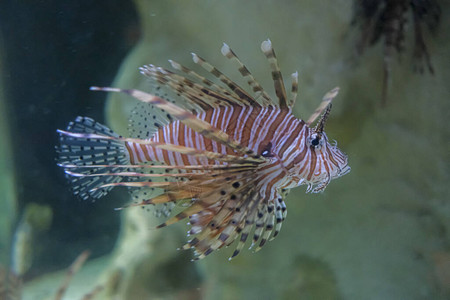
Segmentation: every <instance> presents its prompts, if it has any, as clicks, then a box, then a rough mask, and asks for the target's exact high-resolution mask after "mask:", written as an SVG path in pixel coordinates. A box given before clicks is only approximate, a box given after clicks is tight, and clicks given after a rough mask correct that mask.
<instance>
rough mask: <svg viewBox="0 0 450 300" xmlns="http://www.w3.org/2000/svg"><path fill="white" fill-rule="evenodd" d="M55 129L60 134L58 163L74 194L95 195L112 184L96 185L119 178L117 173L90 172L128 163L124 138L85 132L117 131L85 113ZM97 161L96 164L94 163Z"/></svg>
mask: <svg viewBox="0 0 450 300" xmlns="http://www.w3.org/2000/svg"><path fill="white" fill-rule="evenodd" d="M58 133H59V135H60V138H59V146H57V147H56V151H57V153H58V165H59V166H61V167H63V168H64V171H65V173H66V174H67V178H68V180H69V182H70V183H71V185H72V188H73V192H74V194H75V195H79V196H80V197H81V198H82V199H83V200H87V199H89V198H92V199H98V198H100V197H102V196H104V195H106V194H107V193H108V192H109V191H110V190H111V189H112V188H113V187H112V186H109V187H105V188H98V187H100V186H102V185H104V184H108V183H116V182H120V181H122V178H123V177H120V176H114V175H111V176H98V177H97V176H92V175H95V174H102V173H103V174H104V173H115V172H117V171H118V170H119V169H120V168H119V167H117V165H127V164H129V163H130V162H129V157H128V152H127V150H126V148H125V144H124V142H122V141H118V140H114V139H102V138H101V137H98V138H92V137H90V136H88V135H89V134H98V135H103V136H107V137H117V138H118V137H119V135H117V134H116V133H114V132H113V131H112V130H111V129H109V128H108V127H106V126H104V125H102V124H100V123H97V122H95V121H94V120H93V119H91V118H87V117H77V118H76V119H75V121H73V122H70V123H69V126H68V127H67V130H66V131H60V130H58ZM83 134H86V136H85V137H84V136H83ZM96 165H99V166H98V167H95V166H96ZM85 175H90V176H85Z"/></svg>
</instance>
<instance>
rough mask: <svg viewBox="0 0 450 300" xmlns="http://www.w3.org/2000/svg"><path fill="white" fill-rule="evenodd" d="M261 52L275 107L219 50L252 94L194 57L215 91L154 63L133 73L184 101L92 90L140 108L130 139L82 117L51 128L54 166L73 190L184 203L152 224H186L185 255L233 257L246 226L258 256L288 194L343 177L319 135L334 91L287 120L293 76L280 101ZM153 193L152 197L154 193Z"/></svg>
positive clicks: (279, 86)
mask: <svg viewBox="0 0 450 300" xmlns="http://www.w3.org/2000/svg"><path fill="white" fill-rule="evenodd" d="M261 50H262V51H263V53H264V55H265V56H266V57H267V59H268V62H269V65H270V68H271V70H272V79H273V81H274V87H275V92H276V96H277V98H278V102H275V101H274V100H272V99H271V97H270V96H269V95H268V93H266V92H265V91H264V89H263V88H262V86H261V85H260V84H259V83H258V82H256V80H255V79H254V77H253V75H251V73H250V71H249V70H248V69H247V68H246V67H245V66H244V65H243V63H242V62H241V61H240V60H239V59H238V58H237V56H236V55H235V54H234V52H233V51H232V50H231V49H230V48H229V47H228V46H227V45H225V44H224V46H223V47H222V50H221V51H222V54H223V55H224V56H225V57H226V58H227V59H229V60H231V61H233V63H234V64H235V65H236V66H237V67H238V70H239V72H240V73H241V75H242V76H243V77H244V78H245V79H246V81H247V83H248V84H249V86H250V87H251V90H252V92H253V93H254V94H255V95H254V96H253V95H251V93H249V92H247V91H246V90H244V89H243V88H241V87H240V86H238V85H237V84H236V83H235V82H234V81H232V80H231V79H230V78H228V77H227V76H225V75H224V74H223V73H221V72H220V71H219V70H217V69H216V68H215V67H213V66H212V65H211V64H209V63H208V62H207V61H206V60H204V59H203V58H201V57H199V56H198V55H196V54H193V61H194V62H195V63H196V64H198V65H199V66H201V67H202V68H203V69H204V70H206V71H207V72H209V73H210V74H212V75H213V76H214V77H216V78H217V79H218V80H219V81H220V82H221V83H222V84H223V86H221V85H219V84H216V83H214V82H212V81H210V80H209V79H207V78H205V77H203V76H201V75H199V74H197V73H196V72H194V71H193V70H190V69H188V68H187V67H184V66H182V65H181V64H179V63H176V62H174V61H170V63H171V65H172V67H173V68H174V69H175V70H178V71H180V72H182V73H184V74H185V75H180V74H177V73H174V72H172V71H169V70H167V69H164V68H160V67H155V66H153V65H148V66H144V67H142V68H141V73H142V74H144V75H145V76H147V77H149V78H150V79H151V80H153V81H154V82H155V83H156V85H157V87H158V88H160V87H164V88H167V90H169V91H170V92H175V95H172V96H173V97H175V98H176V99H177V100H180V101H184V103H183V104H182V105H178V104H176V101H175V100H173V99H171V97H172V96H169V95H167V94H164V95H161V96H159V95H157V94H155V95H153V94H147V93H145V92H142V91H138V90H121V89H116V88H97V87H94V88H92V89H93V90H104V91H112V92H123V93H126V94H129V95H131V96H133V97H134V98H136V99H138V100H139V101H141V102H142V103H143V104H142V105H144V107H142V106H141V107H138V108H137V109H136V110H135V111H134V112H133V115H132V117H131V119H130V120H131V123H130V125H131V126H130V134H131V135H132V136H134V137H133V138H124V137H120V136H118V135H117V134H115V133H114V132H112V131H111V130H110V129H108V128H107V127H106V126H104V125H101V124H99V123H97V122H95V121H94V120H92V119H90V118H85V117H78V118H77V119H76V120H75V121H74V122H72V123H70V124H69V127H68V128H67V131H63V130H59V133H60V134H61V138H60V144H61V145H60V147H59V148H58V152H59V165H60V166H62V167H63V168H64V169H65V172H66V174H67V175H68V176H69V180H70V182H71V183H72V185H73V188H74V191H75V193H76V194H78V195H80V196H81V197H82V198H83V199H89V198H91V197H92V198H100V197H102V196H104V195H105V194H106V193H107V192H108V191H109V190H111V189H112V188H113V187H116V186H127V187H130V188H133V189H135V190H134V191H135V192H133V193H134V194H133V199H134V201H135V203H134V204H131V205H130V206H144V205H161V204H162V205H164V206H165V207H170V205H173V204H174V203H177V202H179V201H184V200H188V201H187V202H186V203H189V204H188V207H187V208H185V209H184V210H183V211H181V212H180V213H178V214H176V215H174V216H172V217H171V218H169V219H168V220H167V221H166V222H164V223H162V224H161V225H159V226H158V227H159V228H160V227H164V226H167V225H170V224H173V223H175V222H177V221H180V220H183V219H186V218H188V219H189V224H190V225H191V229H190V230H189V234H190V235H193V236H195V237H194V238H192V239H191V240H190V241H188V243H187V244H186V245H185V246H183V249H189V248H193V249H195V252H196V254H197V258H203V257H205V256H206V255H208V254H210V253H212V252H213V251H214V250H216V249H219V248H221V247H223V246H227V245H230V244H232V243H233V242H234V241H236V240H237V241H238V243H237V246H236V249H235V251H234V252H233V254H232V257H234V256H236V255H237V254H238V253H240V251H241V249H242V248H243V246H244V244H245V243H246V241H247V238H248V237H249V235H250V233H251V232H252V230H253V229H254V230H253V232H254V233H253V238H252V245H254V244H256V243H257V242H258V241H259V244H258V246H257V247H256V251H257V250H259V249H260V248H261V247H262V246H263V245H264V244H265V243H266V241H268V240H270V239H271V238H274V237H275V236H277V234H278V233H279V231H280V228H281V224H282V222H283V220H284V219H285V217H286V213H287V211H286V205H285V202H284V199H285V197H286V195H287V194H288V192H289V190H290V189H291V188H294V187H297V186H299V185H303V184H305V185H307V186H308V188H307V192H309V191H311V192H313V193H317V192H321V191H323V190H324V189H325V187H326V186H327V185H328V184H329V183H330V181H331V180H332V179H334V178H338V177H340V176H342V175H344V174H346V173H348V172H349V171H350V167H349V166H348V165H347V156H346V155H345V154H344V153H343V152H342V151H340V150H339V149H338V148H337V147H336V145H331V144H330V143H329V142H328V138H327V136H326V134H325V132H324V126H325V123H326V120H327V118H328V115H329V113H330V109H331V104H330V103H331V101H332V99H333V98H334V97H335V96H336V95H337V92H338V89H337V88H335V89H333V90H332V91H330V92H329V93H327V94H326V95H325V96H324V98H323V100H322V102H321V104H320V105H319V107H318V108H317V109H316V111H315V112H314V113H313V114H312V115H311V116H310V117H309V118H308V119H307V120H306V121H303V120H300V119H297V118H296V117H295V116H294V115H293V114H292V108H293V106H294V104H295V99H296V96H297V83H298V81H297V73H294V74H292V76H291V79H292V88H291V96H290V97H289V98H288V97H287V95H286V89H285V86H284V83H283V79H282V76H281V72H280V69H279V67H278V63H277V59H276V57H275V52H274V50H273V49H272V45H271V42H270V41H269V40H267V41H264V42H263V43H262V45H261ZM166 98H167V99H168V100H166ZM158 109H159V113H158V112H155V111H157V110H158ZM322 113H323V115H322V117H321V118H320V120H319V121H318V123H317V125H316V126H315V127H314V128H313V127H310V126H311V124H312V123H313V122H314V121H315V120H316V119H317V118H318V117H319V116H320V115H321V114H322ZM150 120H151V122H150ZM159 179H164V180H159ZM169 179H170V180H169ZM148 189H151V190H150V194H151V196H150V194H149V193H148ZM155 189H156V191H159V192H156V191H155V193H153V190H155Z"/></svg>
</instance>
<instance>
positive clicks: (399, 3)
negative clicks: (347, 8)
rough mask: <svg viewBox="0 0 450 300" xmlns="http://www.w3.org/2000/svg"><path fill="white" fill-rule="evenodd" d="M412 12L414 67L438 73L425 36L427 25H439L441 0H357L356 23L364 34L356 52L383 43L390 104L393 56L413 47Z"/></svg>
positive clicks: (385, 89)
mask: <svg viewBox="0 0 450 300" xmlns="http://www.w3.org/2000/svg"><path fill="white" fill-rule="evenodd" d="M410 16H412V23H413V27H412V28H413V29H412V30H413V31H414V47H413V50H412V56H413V61H414V70H415V71H418V72H419V73H423V72H424V71H425V70H428V71H429V72H430V73H431V74H433V73H434V69H433V66H432V64H431V59H430V54H429V52H428V48H427V45H426V44H425V40H424V37H423V27H425V26H426V27H427V28H428V30H429V31H430V32H431V33H434V32H435V31H436V29H437V27H438V25H439V21H440V16H441V9H440V6H439V4H438V1H437V0H381V1H379V0H355V1H354V8H353V18H352V21H351V25H352V26H357V27H358V28H359V30H360V36H359V38H358V41H357V42H356V53H357V54H358V55H362V53H363V52H364V50H365V49H366V48H367V47H369V46H373V45H375V44H376V43H377V42H378V41H379V40H382V43H383V87H382V96H381V102H382V105H383V106H384V105H386V101H387V95H388V89H389V80H390V77H391V65H392V59H393V56H394V54H395V53H397V54H400V53H402V52H403V51H404V50H405V49H406V50H408V49H409V47H406V46H405V38H406V34H407V28H408V26H407V22H408V19H409V18H410Z"/></svg>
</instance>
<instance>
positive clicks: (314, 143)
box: [311, 137, 320, 147]
mask: <svg viewBox="0 0 450 300" xmlns="http://www.w3.org/2000/svg"><path fill="white" fill-rule="evenodd" d="M319 141H320V139H319V138H318V137H316V138H315V139H313V140H312V141H311V145H313V146H314V147H315V146H317V145H319Z"/></svg>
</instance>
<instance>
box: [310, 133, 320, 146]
mask: <svg viewBox="0 0 450 300" xmlns="http://www.w3.org/2000/svg"><path fill="white" fill-rule="evenodd" d="M309 145H310V146H311V147H313V148H316V149H319V148H320V146H321V145H322V143H321V136H320V135H318V134H313V135H311V137H310V138H309Z"/></svg>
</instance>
